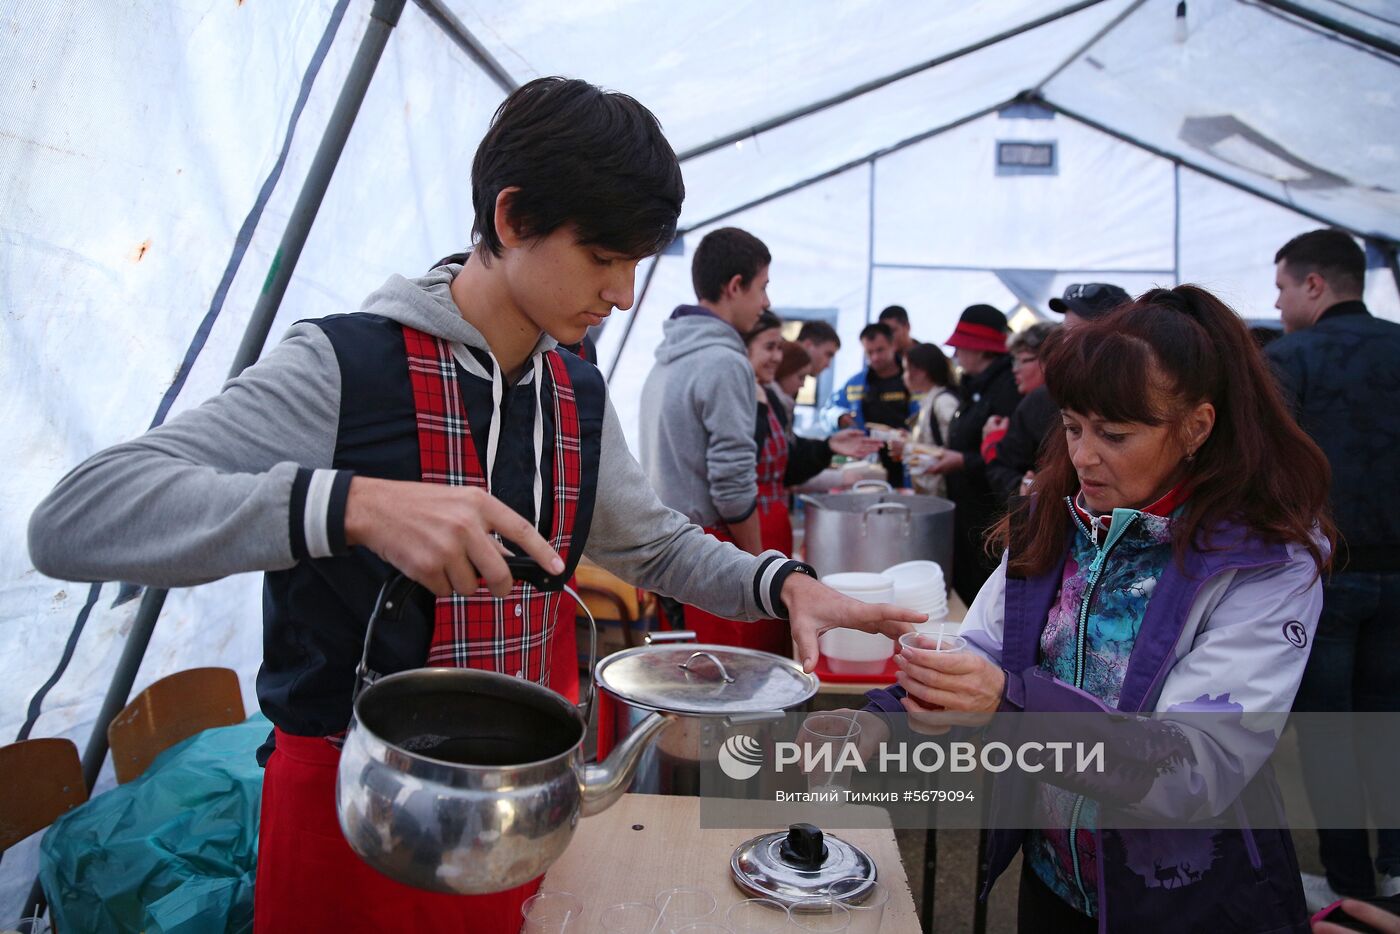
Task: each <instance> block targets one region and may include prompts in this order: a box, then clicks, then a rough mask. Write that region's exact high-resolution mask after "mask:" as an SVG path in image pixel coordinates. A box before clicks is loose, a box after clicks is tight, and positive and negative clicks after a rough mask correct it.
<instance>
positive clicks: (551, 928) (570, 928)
mask: <svg viewBox="0 0 1400 934" xmlns="http://www.w3.org/2000/svg"><path fill="white" fill-rule="evenodd" d="M520 913H521V914H522V915H524V916H525V926H524V927H523V928H521V931H522V932H523V934H571V932H574V931H582V930H583V925H582V923H581V922H580V920H579V919H580V918H581V917H582V916H583V900H582V899H581V898H579V897H578V896H577V895H572V894H570V893H569V892H537V893H536V894H534V895H531V896H530V897H529V898H527V899H525V904H523V905H521V906H520Z"/></svg>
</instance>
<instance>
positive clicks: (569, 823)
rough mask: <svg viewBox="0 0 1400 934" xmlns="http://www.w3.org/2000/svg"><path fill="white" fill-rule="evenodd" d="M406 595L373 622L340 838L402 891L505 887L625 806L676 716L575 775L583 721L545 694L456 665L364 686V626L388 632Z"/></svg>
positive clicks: (392, 592)
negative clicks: (591, 821) (581, 825)
mask: <svg viewBox="0 0 1400 934" xmlns="http://www.w3.org/2000/svg"><path fill="white" fill-rule="evenodd" d="M417 586H418V585H416V584H413V583H412V582H410V581H407V580H405V579H403V578H396V579H395V580H393V581H390V582H389V583H388V584H386V585H385V586H384V589H383V590H382V591H381V592H380V595H379V601H378V604H377V605H376V607H375V611H374V615H373V617H371V619H370V626H369V631H368V632H367V633H366V637H365V656H364V658H362V659H361V662H360V669H359V675H360V678H361V686H362V689H361V690H359V692H358V696H357V697H356V698H355V702H354V713H353V716H352V718H351V720H350V729H349V732H348V733H347V734H346V737H345V747H344V750H343V751H342V753H341V758H340V769H339V773H338V775H337V782H336V807H337V810H338V813H339V816H340V826H341V830H343V831H344V833H345V839H346V840H347V841H348V842H349V844H350V847H351V849H353V850H354V851H355V852H356V853H358V854H359V855H360V857H361V858H362V859H364V860H365V861H366V862H367V863H369V864H370V865H371V866H373V867H375V868H376V869H378V870H379V871H380V872H382V873H384V874H385V875H387V876H389V877H390V878H392V879H396V880H398V881H399V882H403V883H406V884H408V885H412V886H416V887H418V888H421V889H428V890H430V891H435V892H444V893H448V894H457V895H475V894H483V893H488V892H499V891H503V890H505V889H510V888H514V887H515V886H518V885H521V884H523V883H525V882H528V881H529V880H531V879H533V878H535V877H537V876H539V875H540V874H542V873H543V872H544V871H545V870H546V869H548V868H549V866H550V865H552V864H553V863H554V861H555V860H556V859H558V858H559V856H560V854H561V853H563V852H564V848H565V847H566V846H568V844H569V840H570V839H571V838H572V837H573V833H574V828H575V827H576V826H577V824H578V820H579V817H580V816H585V817H586V816H588V815H590V814H593V813H596V812H598V811H601V810H603V809H604V808H606V807H608V806H609V805H611V804H612V803H613V802H614V801H616V800H617V798H618V797H620V796H621V795H622V793H623V791H625V790H626V788H627V785H628V783H629V782H630V780H631V776H632V770H633V769H634V768H635V767H636V764H637V759H638V756H639V755H640V754H641V752H642V751H643V750H644V749H645V747H646V746H647V744H648V743H649V742H650V741H651V740H652V738H653V737H655V736H656V735H657V734H658V733H660V732H661V731H662V730H663V729H664V728H665V727H666V726H668V725H669V724H670V723H671V722H672V721H673V720H674V719H675V718H674V716H673V715H671V714H668V713H662V712H657V713H653V714H652V715H651V717H650V718H648V720H647V721H646V722H645V723H643V724H640V725H639V727H638V728H637V729H636V730H635V731H634V732H633V733H631V735H629V736H628V737H627V738H626V740H625V741H624V742H623V743H621V744H620V745H618V746H617V747H616V748H614V749H613V751H612V753H611V755H609V756H608V757H607V760H606V761H605V762H603V763H602V764H601V765H591V764H590V765H586V764H585V763H584V761H583V739H584V733H585V729H586V725H587V716H586V714H585V713H583V712H581V711H580V710H579V709H578V708H576V707H575V706H574V705H573V704H571V703H570V702H569V701H567V700H565V699H564V698H563V697H561V696H560V695H559V694H556V693H555V692H553V691H551V690H549V689H548V688H545V687H542V686H540V685H538V684H534V683H531V682H529V681H524V680H522V679H520V678H512V677H510V676H508V675H502V674H496V673H494V672H488V671H475V670H471V669H462V668H424V669H416V670H413V671H404V672H400V673H398V674H393V675H387V676H385V677H382V678H378V679H373V678H372V676H371V675H370V674H369V672H368V657H369V643H370V638H371V637H372V635H373V632H374V627H375V623H376V622H377V621H379V620H380V619H381V618H383V619H385V620H387V621H388V623H389V624H390V625H392V624H393V623H396V622H398V617H399V615H400V614H401V612H402V608H403V607H404V606H406V605H407V604H408V603H409V602H410V600H409V598H410V596H411V594H412V591H413V590H414V589H415V588H416V587H417ZM366 682H372V683H368V686H364V684H365V683H366Z"/></svg>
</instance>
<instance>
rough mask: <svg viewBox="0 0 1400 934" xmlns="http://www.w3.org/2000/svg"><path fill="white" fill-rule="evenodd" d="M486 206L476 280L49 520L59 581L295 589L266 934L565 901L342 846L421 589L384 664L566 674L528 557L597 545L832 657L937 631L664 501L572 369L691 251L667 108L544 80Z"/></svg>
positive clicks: (322, 336) (138, 456) (160, 439)
mask: <svg viewBox="0 0 1400 934" xmlns="http://www.w3.org/2000/svg"><path fill="white" fill-rule="evenodd" d="M472 197H473V206H474V208H475V215H476V216H475V222H474V226H473V231H472V233H473V240H474V242H475V244H476V248H475V249H474V250H473V251H472V253H471V255H470V257H469V258H468V259H467V260H466V262H465V263H463V264H457V263H451V264H448V265H443V266H439V267H437V268H434V269H433V270H432V271H431V272H429V273H428V274H427V275H426V276H424V277H422V278H419V279H414V280H409V279H404V278H402V277H399V276H393V277H391V278H390V279H389V281H388V282H387V283H385V284H384V285H383V286H382V287H381V288H380V289H379V290H377V291H376V292H374V293H373V294H371V295H370V296H369V298H368V299H367V300H366V302H365V304H364V306H363V310H362V311H361V312H360V313H357V314H347V315H338V316H334V317H330V318H325V319H322V320H319V321H303V322H300V323H298V324H297V325H295V326H294V327H293V328H292V329H291V330H290V331H289V332H288V335H287V337H286V339H285V340H284V341H283V342H282V343H281V344H280V345H279V346H277V347H276V348H275V349H273V350H272V351H271V352H270V353H269V354H268V355H267V356H266V357H265V358H264V359H263V360H262V361H260V362H259V363H257V364H256V365H254V366H253V367H250V368H249V369H248V370H246V371H245V372H244V373H243V374H242V375H241V376H239V377H238V378H236V379H234V380H232V381H231V382H230V383H229V384H228V385H227V386H225V387H224V390H223V392H222V393H221V394H220V395H219V396H216V397H215V398H213V399H210V400H209V401H207V402H205V403H204V404H203V405H201V406H199V407H198V408H196V409H194V410H193V411H190V412H187V413H185V414H184V415H182V416H180V417H179V418H177V419H174V420H172V421H171V422H169V423H168V424H166V425H165V426H163V427H161V428H158V429H156V430H154V431H151V432H149V433H147V434H146V435H145V436H143V437H141V438H139V439H137V440H135V441H131V442H127V443H125V444H121V445H118V446H116V447H114V448H111V449H108V450H107V451H104V452H101V453H99V454H97V455H96V456H94V457H93V458H91V459H90V460H88V461H87V462H86V463H84V464H82V465H81V466H79V467H78V468H77V469H76V470H74V471H73V472H72V473H71V474H69V475H68V476H67V477H66V478H64V480H63V481H62V482H61V483H60V484H59V486H58V488H57V489H56V490H55V491H54V492H53V493H52V494H50V496H49V497H48V498H47V499H46V500H45V501H44V503H42V504H41V505H40V507H39V509H38V510H37V511H36V512H35V514H34V517H33V519H32V520H31V523H30V529H29V543H30V552H31V555H32V557H33V560H34V564H35V567H37V568H38V569H39V570H40V571H42V572H43V573H46V574H49V575H51V576H54V577H59V578H66V579H70V580H130V581H136V582H139V583H143V584H147V585H152V586H163V587H181V586H189V585H193V584H198V583H202V582H204V581H209V580H214V579H216V578H219V577H222V576H225V575H228V574H234V573H238V572H241V571H250V570H265V571H267V576H266V584H265V597H264V658H263V666H262V670H261V671H260V672H259V675H258V698H259V702H260V705H261V708H262V711H263V712H264V713H265V714H267V716H268V718H269V719H271V720H272V722H273V724H274V725H275V727H276V729H275V731H274V736H273V739H272V742H270V743H269V744H268V745H267V746H265V747H264V749H263V750H262V751H260V759H261V760H262V761H263V762H264V763H265V764H266V774H265V779H264V786H263V799H262V816H261V822H260V826H259V854H258V878H257V885H256V905H255V920H254V924H255V929H256V930H257V931H259V932H282V931H332V930H335V931H341V930H371V929H385V930H387V929H390V928H401V927H405V926H407V927H411V928H413V929H422V930H428V929H433V928H437V929H442V930H459V931H465V930H471V931H483V932H493V934H494V932H506V931H510V932H514V931H516V930H518V929H519V926H520V905H521V903H522V902H523V900H524V899H525V898H526V897H527V896H528V895H530V894H531V893H532V892H533V891H534V890H535V889H536V888H538V881H536V882H534V883H530V884H527V885H525V886H522V887H520V888H518V889H513V890H511V891H509V892H504V893H500V894H498V895H493V896H479V897H465V896H446V895H438V894H431V893H425V892H422V891H419V890H417V889H412V888H409V887H407V886H404V885H400V884H398V883H396V882H393V881H391V880H389V879H387V878H386V877H384V876H381V875H379V873H378V872H376V871H375V870H373V869H371V868H369V866H368V865H366V864H365V863H363V862H362V861H361V860H360V859H359V858H358V857H356V856H355V855H354V854H353V852H352V851H351V850H350V848H349V846H348V845H347V844H346V843H345V840H344V839H343V837H342V836H341V833H340V829H339V826H338V823H337V820H336V816H335V814H336V812H335V804H334V802H335V781H336V768H337V763H338V759H339V750H338V748H337V746H336V738H337V737H338V736H339V735H341V734H342V733H343V731H344V730H345V729H346V726H347V724H348V722H349V719H350V698H351V690H352V687H353V685H354V683H355V665H356V663H357V661H358V658H359V655H360V651H361V648H362V640H363V639H364V634H365V626H366V622H367V620H368V619H369V616H370V612H371V609H372V605H373V603H374V599H375V595H376V593H377V592H378V590H379V588H380V585H381V584H382V583H384V581H385V580H387V579H388V578H389V577H390V576H391V575H392V574H393V573H394V572H395V569H397V570H398V571H401V572H403V573H404V574H406V575H408V576H409V577H411V578H412V579H414V580H416V581H418V582H419V583H420V584H423V585H424V586H425V587H427V588H428V589H429V590H431V591H432V592H433V593H434V594H435V595H436V596H437V600H436V601H435V602H432V601H423V603H424V604H425V606H424V613H425V615H426V618H425V619H422V620H420V622H421V625H418V626H400V627H395V628H386V629H382V630H381V631H378V632H376V633H375V642H376V645H375V646H374V653H373V657H372V659H371V661H372V664H373V667H374V668H375V669H376V670H377V671H379V672H381V673H388V672H391V671H397V670H402V669H408V668H415V667H420V666H422V665H424V664H428V665H436V666H455V667H470V668H483V669H490V670H494V671H497V672H503V673H506V674H510V675H515V676H518V677H523V678H527V679H530V680H533V681H540V682H547V680H548V671H549V668H550V651H551V640H552V638H553V635H554V632H555V629H556V616H555V613H556V607H557V606H558V604H559V601H558V595H557V594H554V593H542V592H539V591H536V590H534V589H533V588H531V587H530V586H528V585H525V584H523V583H519V582H513V581H512V580H511V574H510V572H509V570H508V569H507V567H506V564H505V562H504V560H503V558H502V554H501V548H502V542H506V543H514V545H515V547H516V550H518V551H523V552H524V553H525V554H528V555H529V556H530V557H532V558H534V559H535V560H536V561H537V562H539V563H540V564H541V565H543V566H544V567H545V569H546V570H548V571H550V572H555V573H565V574H567V573H569V572H570V571H571V570H572V568H573V566H574V565H575V564H576V563H577V562H578V560H579V557H580V556H581V555H582V553H583V551H584V550H585V547H586V549H587V551H588V554H589V555H590V557H592V558H593V559H594V560H596V561H597V562H598V563H599V564H601V565H603V566H604V567H606V568H608V569H609V570H611V571H613V572H614V573H616V574H618V575H619V576H621V577H623V578H624V579H626V580H630V581H633V582H635V583H638V584H640V585H642V586H645V587H648V588H651V589H655V590H658V591H661V592H663V593H670V594H674V595H677V596H680V597H682V598H683V599H687V600H691V601H695V602H697V603H701V604H704V605H707V606H709V607H712V608H713V609H715V610H717V611H719V612H724V613H726V614H730V615H733V616H735V617H740V618H746V619H753V618H758V617H764V616H772V615H779V616H782V615H787V616H788V617H789V618H790V620H791V623H792V628H793V632H794V636H795V639H796V640H797V643H798V645H799V647H800V650H801V658H802V659H803V660H804V663H807V664H810V663H811V662H812V661H813V660H814V658H815V656H816V642H815V639H816V635H817V633H818V632H819V631H821V630H824V629H826V628H829V627H832V626H855V627H857V628H866V629H872V630H875V629H878V630H881V631H884V632H887V633H890V634H895V633H897V632H899V631H901V630H904V629H907V628H908V627H907V626H905V625H903V624H902V623H901V622H896V621H897V620H899V621H904V620H908V619H910V616H909V615H908V614H905V613H901V612H900V611H898V610H896V609H895V608H892V607H866V606H865V605H863V604H857V603H851V602H849V601H845V600H844V599H843V598H840V597H839V596H837V595H835V594H833V592H832V591H830V590H828V589H826V588H824V587H822V586H821V585H820V584H818V583H817V582H816V581H814V580H812V579H811V578H810V577H808V576H806V575H805V574H804V573H794V572H801V571H802V570H803V568H802V567H801V566H799V565H797V564H796V563H795V562H789V561H785V560H784V559H783V558H782V556H780V555H777V554H765V555H762V556H757V557H754V556H750V555H745V554H743V553H741V552H739V551H738V550H736V549H734V548H732V547H730V546H728V545H722V544H720V543H718V542H714V541H713V540H711V539H709V538H707V537H706V536H705V535H703V534H702V533H701V531H700V530H699V529H698V528H696V527H694V526H691V525H688V524H687V523H686V522H685V519H684V517H683V516H680V515H677V514H675V513H673V512H671V511H669V510H667V509H666V508H665V507H663V506H662V505H661V504H660V503H659V502H657V500H656V498H655V496H654V494H653V493H652V492H651V490H650V488H649V487H648V486H647V484H646V480H645V478H644V476H643V475H642V472H641V470H640V468H639V467H638V466H637V464H636V462H635V461H634V460H633V459H632V457H631V455H630V454H629V453H628V451H627V448H626V445H625V443H624V441H623V438H622V431H621V428H620V426H619V424H618V420H617V416H616V414H615V413H614V412H613V409H612V407H611V405H610V404H609V403H608V400H607V387H606V385H605V384H604V382H603V379H602V377H601V376H600V375H599V373H598V371H597V370H596V369H595V368H594V367H593V366H591V365H590V364H587V363H585V362H584V361H582V360H580V359H579V358H578V357H576V356H574V355H572V354H568V353H560V352H558V351H557V350H556V349H555V347H556V344H557V343H558V342H564V343H573V342H576V341H578V340H580V339H581V338H582V337H583V335H584V332H585V331H586V330H587V328H588V327H589V326H590V325H593V324H597V323H598V322H599V321H601V320H602V319H603V318H605V317H607V316H608V314H610V313H611V311H612V309H613V308H614V307H618V308H627V307H629V306H630V305H631V303H632V289H633V276H634V272H635V269H636V265H637V262H638V260H639V259H640V258H641V257H644V256H646V255H649V254H652V253H655V252H656V251H657V250H658V249H660V248H661V247H662V246H663V245H665V244H666V243H668V242H669V241H670V239H671V238H672V236H673V234H674V231H675V224H676V218H677V216H678V214H679V211H680V206H681V199H682V197H683V187H682V184H681V176H680V169H679V166H678V164H677V162H676V157H675V154H674V153H673V152H672V150H671V147H670V146H669V145H668V144H667V142H666V140H665V138H664V137H663V136H662V135H661V130H660V127H659V126H658V124H657V122H656V119H655V118H654V117H653V116H652V115H651V113H650V112H648V111H647V110H646V109H645V108H643V107H642V106H641V105H640V104H638V103H637V102H636V101H634V100H632V99H631V98H629V97H626V96H624V95H621V94H608V93H604V92H602V91H599V90H598V89H597V88H594V87H593V86H591V85H588V84H586V83H584V82H582V81H574V80H564V79H561V78H542V79H539V80H536V81H532V82H530V83H529V84H527V85H525V86H524V87H522V88H520V89H519V90H518V91H516V92H515V93H514V94H512V95H511V96H510V98H509V99H507V100H506V102H505V103H504V104H502V106H501V107H500V109H499V110H497V112H496V115H495V117H494V119H493V122H492V126H491V128H490V129H489V130H488V132H487V134H486V137H485V138H484V139H483V140H482V143H481V146H480V148H479V149H478V150H477V154H476V159H475V161H474V162H473V164H472ZM750 382H752V380H750ZM482 581H484V584H483V583H482ZM558 622H562V623H563V624H564V625H565V626H572V625H573V620H572V618H568V619H563V620H559V621H558Z"/></svg>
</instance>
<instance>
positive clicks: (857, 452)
mask: <svg viewBox="0 0 1400 934" xmlns="http://www.w3.org/2000/svg"><path fill="white" fill-rule="evenodd" d="M826 446H827V447H829V448H831V453H833V454H841V455H843V456H845V457H854V458H857V459H859V458H862V457H869V456H870V455H871V454H874V453H875V452H876V451H878V450H880V447H881V442H879V441H876V440H875V439H874V438H872V437H870V436H869V435H867V434H866V433H865V432H863V431H861V430H860V429H859V428H846V429H844V430H842V431H838V432H836V434H834V435H832V436H831V437H830V438H827V439H826Z"/></svg>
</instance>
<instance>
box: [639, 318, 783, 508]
mask: <svg viewBox="0 0 1400 934" xmlns="http://www.w3.org/2000/svg"><path fill="white" fill-rule="evenodd" d="M662 328H663V330H664V332H665V339H664V340H663V341H662V342H661V346H660V347H658V348H656V364H655V366H653V367H652V368H651V372H650V373H649V374H647V379H646V383H645V384H644V385H643V386H642V400H641V401H642V405H641V444H642V451H641V454H642V463H643V464H644V465H645V466H646V472H647V477H648V479H650V480H651V485H652V486H653V487H655V488H656V492H657V495H659V496H660V497H661V501H662V502H664V503H665V504H666V505H667V506H670V507H671V508H672V509H675V510H677V511H678V512H682V513H684V514H685V516H686V517H687V518H688V519H690V521H691V522H694V523H696V524H697V525H702V526H711V527H713V526H718V525H721V524H730V523H734V522H741V521H743V520H744V519H747V518H748V517H749V515H750V514H751V513H752V512H753V510H754V506H755V504H756V503H757V501H758V479H757V472H756V471H757V468H758V450H757V445H756V443H755V442H754V419H755V418H756V416H757V412H758V399H757V389H756V388H755V384H754V375H753V367H752V366H750V365H749V358H748V354H747V353H746V352H745V350H744V340H743V338H742V337H740V336H739V332H738V331H737V330H735V329H734V326H733V325H731V324H729V323H728V322H727V321H724V320H723V319H721V318H718V317H716V316H715V315H713V314H711V313H710V312H708V311H706V310H705V309H703V308H699V307H698V306H693V305H682V306H681V307H680V308H677V309H676V311H675V314H674V315H673V316H672V317H671V320H669V321H667V322H666V323H665V324H663V325H662Z"/></svg>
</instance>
